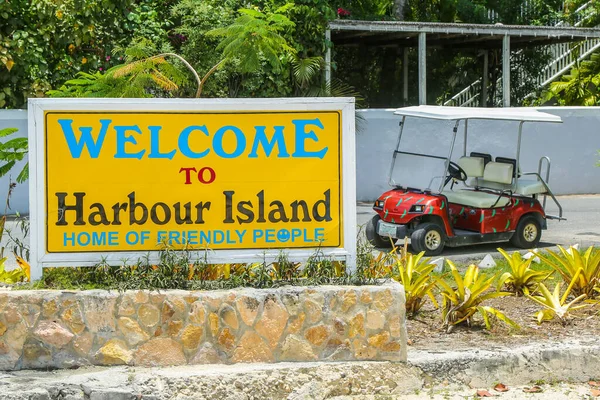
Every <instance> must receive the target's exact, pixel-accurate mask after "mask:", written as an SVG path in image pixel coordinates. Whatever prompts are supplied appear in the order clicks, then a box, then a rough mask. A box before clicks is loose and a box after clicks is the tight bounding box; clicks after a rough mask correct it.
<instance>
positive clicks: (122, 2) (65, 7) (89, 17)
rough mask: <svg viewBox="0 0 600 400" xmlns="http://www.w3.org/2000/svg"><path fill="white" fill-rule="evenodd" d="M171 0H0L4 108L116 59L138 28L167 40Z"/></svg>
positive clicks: (0, 84) (0, 79)
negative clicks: (118, 47)
mask: <svg viewBox="0 0 600 400" xmlns="http://www.w3.org/2000/svg"><path fill="white" fill-rule="evenodd" d="M170 3H172V0H167V1H162V0H62V1H55V0H36V1H30V0H10V1H0V88H2V92H1V93H2V95H0V107H7V108H20V107H24V106H25V104H26V102H27V98H28V97H40V96H43V95H44V93H45V92H46V91H47V90H49V89H51V88H55V87H58V86H59V85H61V84H62V82H64V81H65V80H66V79H69V78H71V77H73V76H74V75H75V74H76V73H77V72H79V71H82V72H89V73H91V74H94V73H95V72H96V71H101V70H106V69H108V68H110V67H111V66H113V65H115V63H118V61H119V60H118V58H117V59H115V58H113V57H112V53H111V51H112V49H113V47H115V46H116V45H119V44H123V43H127V42H130V41H131V38H132V37H133V36H135V33H136V31H139V33H140V34H142V35H144V36H148V37H151V38H152V40H153V41H155V42H156V41H168V40H169V38H168V35H167V31H168V29H170V24H171V23H170V21H169V18H166V17H168V14H167V15H166V16H165V15H164V12H165V11H166V12H168V9H169V7H170Z"/></svg>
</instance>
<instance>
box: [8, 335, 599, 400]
mask: <svg viewBox="0 0 600 400" xmlns="http://www.w3.org/2000/svg"><path fill="white" fill-rule="evenodd" d="M409 360H410V361H409V363H408V364H404V363H393V362H339V363H279V364H237V365H198V366H181V367H171V368H132V367H112V368H98V367H96V368H82V369H79V370H73V371H65V370H57V371H51V372H43V371H16V372H10V373H4V374H0V398H1V399H6V400H17V399H18V400H21V399H40V400H41V399H48V400H50V399H57V400H58V399H64V400H67V399H69V400H75V399H90V400H105V399H106V400H108V399H110V400H115V399H116V400H121V399H124V400H125V399H126V400H129V399H149V400H150V399H152V400H154V399H156V400H158V399H171V398H177V399H179V400H183V399H192V398H196V399H197V398H214V399H264V398H269V399H290V400H297V399H325V398H332V397H342V396H345V397H350V398H352V397H355V396H356V397H357V398H362V397H364V396H372V395H375V396H387V397H390V398H403V396H407V395H413V396H414V395H415V394H416V393H419V392H420V391H421V390H422V389H423V388H424V387H426V386H428V385H431V384H437V383H440V382H443V381H446V382H452V383H457V384H461V385H467V386H470V387H489V386H490V385H493V384H495V383H497V382H502V383H505V384H507V385H513V386H515V385H524V384H528V383H531V382H532V381H544V382H554V381H572V382H585V381H587V380H588V379H590V378H597V374H598V371H600V342H599V341H598V340H597V339H596V338H584V339H578V340H573V341H571V342H569V343H536V344H531V345H527V346H522V347H518V348H512V349H510V348H497V349H494V350H469V351H447V352H426V351H417V350H413V351H410V352H409Z"/></svg>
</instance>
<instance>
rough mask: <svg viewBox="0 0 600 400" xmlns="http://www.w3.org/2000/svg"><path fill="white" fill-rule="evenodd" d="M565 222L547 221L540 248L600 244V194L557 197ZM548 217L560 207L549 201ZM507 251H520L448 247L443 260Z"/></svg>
mask: <svg viewBox="0 0 600 400" xmlns="http://www.w3.org/2000/svg"><path fill="white" fill-rule="evenodd" d="M557 199H558V201H559V203H560V205H561V206H562V208H563V218H567V220H566V221H552V220H549V221H548V229H547V230H545V231H543V232H542V240H541V242H540V244H539V246H538V248H540V249H543V248H554V247H556V245H561V246H570V245H574V244H579V245H580V246H581V247H588V246H592V245H595V246H598V245H600V195H577V196H558V197H557ZM356 211H357V223H358V224H359V225H364V224H366V223H367V221H369V220H370V219H371V218H373V215H375V212H374V211H373V209H372V208H371V203H359V204H358V206H357V210H356ZM546 213H547V214H548V215H556V216H558V208H557V206H556V205H555V204H554V203H553V202H552V199H550V198H548V201H547V204H546ZM498 247H502V248H503V249H504V250H510V251H515V250H521V249H518V248H515V247H513V246H511V245H510V243H508V242H506V243H494V244H480V245H473V246H464V247H455V248H449V247H447V248H445V249H444V251H443V253H442V254H441V256H440V257H448V258H451V259H452V260H455V261H466V260H477V259H479V260H480V259H482V258H483V257H484V256H485V255H486V254H492V256H494V257H495V256H496V255H497V254H498V252H497V250H496V249H497V248H498Z"/></svg>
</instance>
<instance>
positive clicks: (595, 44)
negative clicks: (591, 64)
mask: <svg viewBox="0 0 600 400" xmlns="http://www.w3.org/2000/svg"><path fill="white" fill-rule="evenodd" d="M593 1H594V0H591V1H589V2H587V3H585V4H583V5H582V6H581V7H579V8H578V9H577V10H575V11H574V12H573V16H574V22H575V24H574V26H581V25H582V24H583V23H584V22H585V21H587V20H588V19H589V18H591V17H592V15H593V14H592V13H591V11H593V10H592V9H591V8H590V6H591V5H592V3H593ZM488 14H489V12H488ZM490 15H492V16H494V17H496V15H497V14H495V13H494V14H490ZM562 25H565V23H564V22H562V21H561V22H559V23H557V24H556V26H562ZM598 49H600V39H590V40H586V41H583V42H580V43H578V44H577V45H572V44H569V43H559V44H554V45H550V46H547V51H548V52H549V54H550V55H551V61H550V62H549V63H548V65H546V67H544V68H543V69H542V70H541V71H540V73H539V75H538V76H537V77H536V79H535V80H536V83H537V86H538V87H540V88H542V87H545V86H547V85H548V84H550V83H551V82H553V81H555V80H556V79H557V78H559V77H560V76H562V75H564V74H565V73H566V72H568V71H569V70H570V69H571V68H572V67H573V66H574V65H575V64H576V63H577V62H578V61H581V60H584V59H586V58H587V57H589V56H590V54H592V53H593V52H594V51H596V50H598ZM517 53H519V52H517ZM517 56H518V54H517ZM519 81H520V80H519ZM501 82H502V80H501V78H499V79H498V82H497V83H498V84H497V87H501ZM481 86H482V83H481V79H478V80H476V81H475V82H473V83H472V84H470V85H469V86H467V87H466V88H464V89H463V90H461V91H460V92H458V93H457V94H455V95H454V96H452V97H451V98H450V99H448V100H446V101H445V102H444V103H443V105H445V106H458V107H478V106H479V105H480V98H481V91H482V87H481ZM533 95H534V93H531V94H529V95H528V96H527V97H531V96H533Z"/></svg>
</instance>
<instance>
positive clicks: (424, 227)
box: [410, 222, 445, 256]
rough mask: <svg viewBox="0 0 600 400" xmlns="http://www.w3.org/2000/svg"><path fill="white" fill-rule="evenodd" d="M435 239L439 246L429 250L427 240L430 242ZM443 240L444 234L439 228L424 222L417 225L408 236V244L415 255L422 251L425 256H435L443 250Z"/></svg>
mask: <svg viewBox="0 0 600 400" xmlns="http://www.w3.org/2000/svg"><path fill="white" fill-rule="evenodd" d="M436 233H437V235H436ZM436 237H437V241H438V243H439V244H438V246H437V247H435V248H431V247H430V246H428V245H427V243H428V240H429V242H431V239H432V238H433V239H436ZM444 238H445V234H444V230H443V229H442V227H441V226H439V225H438V224H436V223H434V222H424V223H422V224H419V225H418V226H417V229H415V230H414V232H413V233H412V235H411V236H410V244H411V245H412V248H413V250H414V251H415V252H417V253H421V252H423V251H424V252H425V255H426V256H437V255H440V254H441V253H442V251H443V250H444V241H445V240H444Z"/></svg>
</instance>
